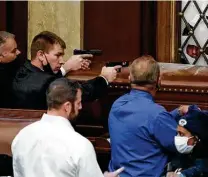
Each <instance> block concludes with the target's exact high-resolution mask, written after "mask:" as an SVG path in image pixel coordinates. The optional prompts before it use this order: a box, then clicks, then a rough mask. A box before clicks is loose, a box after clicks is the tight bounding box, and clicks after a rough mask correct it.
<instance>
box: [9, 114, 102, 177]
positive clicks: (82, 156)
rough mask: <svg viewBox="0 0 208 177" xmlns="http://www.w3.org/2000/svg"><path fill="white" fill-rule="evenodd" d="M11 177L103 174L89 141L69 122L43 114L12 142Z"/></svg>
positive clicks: (70, 176)
mask: <svg viewBox="0 0 208 177" xmlns="http://www.w3.org/2000/svg"><path fill="white" fill-rule="evenodd" d="M12 154H13V170H14V177H103V174H102V172H101V170H100V167H99V165H98V163H97V160H96V155H95V151H94V148H93V146H92V144H91V142H90V141H89V140H88V139H86V138H85V137H83V136H81V135H80V134H79V133H77V132H75V131H74V129H73V127H72V126H71V124H70V122H69V121H68V120H67V119H66V118H64V117H59V116H51V115H48V114H44V115H43V117H42V119H41V120H40V121H37V122H35V123H32V124H30V125H28V126H27V127H25V128H24V129H22V130H21V131H20V132H19V133H18V134H17V136H16V137H15V139H14V140H13V142H12Z"/></svg>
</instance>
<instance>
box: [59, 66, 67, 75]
mask: <svg viewBox="0 0 208 177" xmlns="http://www.w3.org/2000/svg"><path fill="white" fill-rule="evenodd" d="M60 70H61V73H62V76H65V75H66V71H65V69H64V68H63V67H61V68H60Z"/></svg>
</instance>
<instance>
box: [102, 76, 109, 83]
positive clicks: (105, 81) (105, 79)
mask: <svg viewBox="0 0 208 177" xmlns="http://www.w3.org/2000/svg"><path fill="white" fill-rule="evenodd" d="M100 77H102V78H103V79H105V82H106V84H107V85H108V84H109V83H108V80H107V79H106V78H105V77H104V76H100Z"/></svg>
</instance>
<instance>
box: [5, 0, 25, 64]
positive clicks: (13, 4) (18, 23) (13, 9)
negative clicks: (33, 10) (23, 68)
mask: <svg viewBox="0 0 208 177" xmlns="http://www.w3.org/2000/svg"><path fill="white" fill-rule="evenodd" d="M6 6H7V16H6V22H7V26H6V29H5V30H7V31H8V32H11V33H13V34H15V36H16V41H17V44H18V48H19V50H20V51H21V56H22V57H21V59H22V60H23V61H24V60H25V59H26V58H27V25H28V2H27V1H7V4H6Z"/></svg>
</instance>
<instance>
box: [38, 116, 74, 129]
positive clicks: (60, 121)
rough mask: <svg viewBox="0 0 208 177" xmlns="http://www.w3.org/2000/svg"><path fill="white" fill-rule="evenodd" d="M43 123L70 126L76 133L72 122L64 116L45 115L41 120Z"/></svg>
mask: <svg viewBox="0 0 208 177" xmlns="http://www.w3.org/2000/svg"><path fill="white" fill-rule="evenodd" d="M41 121H44V122H49V123H56V124H59V125H60V124H62V125H66V126H68V127H69V128H70V129H71V130H73V131H74V128H73V127H72V125H71V123H70V121H69V120H68V119H66V118H64V117H62V116H53V115H49V114H46V113H44V114H43V116H42V118H41Z"/></svg>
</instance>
